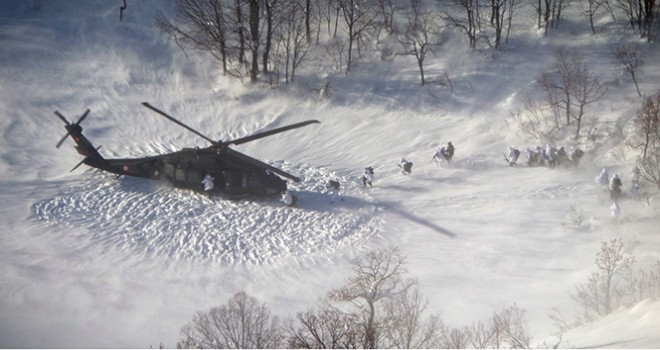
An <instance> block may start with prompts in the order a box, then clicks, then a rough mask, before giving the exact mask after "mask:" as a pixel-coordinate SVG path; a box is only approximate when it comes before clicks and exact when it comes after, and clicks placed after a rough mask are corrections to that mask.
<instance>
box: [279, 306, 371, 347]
mask: <svg viewBox="0 0 660 350" xmlns="http://www.w3.org/2000/svg"><path fill="white" fill-rule="evenodd" d="M296 321H297V324H296V323H294V321H290V322H289V328H288V329H289V338H288V339H289V340H288V346H289V347H290V348H300V349H356V348H359V347H360V345H361V340H362V339H361V332H356V330H359V329H360V328H359V327H358V326H357V325H356V324H355V323H356V322H357V321H358V320H357V319H356V318H355V317H354V316H353V315H348V314H344V313H341V312H339V311H337V310H334V309H332V308H329V307H324V308H322V309H321V310H318V311H316V310H309V311H307V312H299V313H298V314H297V315H296Z"/></svg>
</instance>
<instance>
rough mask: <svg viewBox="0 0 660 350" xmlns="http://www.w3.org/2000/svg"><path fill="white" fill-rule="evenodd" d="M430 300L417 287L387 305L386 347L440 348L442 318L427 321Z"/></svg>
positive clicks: (431, 318)
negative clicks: (425, 315) (426, 314)
mask: <svg viewBox="0 0 660 350" xmlns="http://www.w3.org/2000/svg"><path fill="white" fill-rule="evenodd" d="M427 307H428V300H426V299H424V298H423V297H422V295H421V293H420V292H419V289H418V288H416V287H413V288H411V289H409V290H406V291H405V292H404V293H402V294H400V295H398V296H397V297H395V298H392V299H391V300H388V301H387V302H386V303H385V313H386V315H387V316H386V317H385V319H386V322H385V323H386V324H385V331H384V333H385V336H384V340H383V342H384V343H385V344H383V345H384V346H382V347H385V348H397V349H429V348H438V347H439V346H440V331H441V329H442V328H443V327H444V325H443V323H442V320H441V319H440V316H439V315H431V316H429V317H428V318H427V319H424V312H425V311H426V309H427Z"/></svg>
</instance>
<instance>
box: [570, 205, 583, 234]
mask: <svg viewBox="0 0 660 350" xmlns="http://www.w3.org/2000/svg"><path fill="white" fill-rule="evenodd" d="M569 220H570V223H571V224H572V225H574V226H575V227H577V228H582V224H584V212H583V211H582V210H580V209H579V208H578V207H577V205H576V204H575V203H573V204H571V206H570V207H569Z"/></svg>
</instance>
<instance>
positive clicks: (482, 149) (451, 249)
mask: <svg viewBox="0 0 660 350" xmlns="http://www.w3.org/2000/svg"><path fill="white" fill-rule="evenodd" d="M158 10H163V11H165V12H166V13H169V12H171V11H172V5H171V3H170V1H165V0H163V1H139V2H130V3H129V8H128V9H127V12H126V14H125V18H124V21H123V22H121V23H120V22H119V21H118V12H119V5H118V4H116V3H114V2H111V3H108V2H107V1H82V2H70V1H43V2H42V1H29V2H22V1H16V2H14V1H5V2H1V3H0V45H1V46H2V48H3V50H2V51H0V116H1V117H0V130H2V133H3V134H2V138H0V154H1V159H2V160H1V161H0V184H1V186H0V201H2V207H0V208H1V209H0V220H2V221H1V223H2V226H3V227H4V230H3V232H2V234H1V235H0V281H1V282H0V345H1V346H4V347H146V346H149V345H157V344H158V343H159V342H163V343H164V344H165V345H167V346H170V347H171V346H174V345H175V342H176V340H177V338H178V331H179V329H180V327H181V326H183V325H184V324H185V323H186V322H188V321H189V320H190V319H191V317H192V314H193V313H194V312H195V311H197V310H203V309H207V308H209V307H211V306H216V305H219V304H222V303H224V302H225V301H226V300H227V298H228V297H229V296H230V295H232V294H234V293H235V292H237V291H239V290H246V291H247V292H248V293H249V294H251V295H254V296H255V297H257V298H258V299H259V300H260V301H262V302H265V303H266V304H267V305H268V307H270V308H271V309H272V310H273V311H274V312H275V313H277V314H279V315H282V316H287V315H291V314H292V313H294V312H296V311H300V310H304V309H306V308H307V307H310V306H313V305H315V303H316V301H317V299H318V298H319V297H321V296H323V295H324V294H325V293H326V292H327V291H328V290H329V289H330V288H332V287H335V286H337V285H339V283H341V282H342V281H343V279H344V278H345V277H346V276H347V274H348V273H349V272H350V270H349V269H348V267H347V265H346V260H347V259H348V258H349V257H353V256H356V255H359V254H362V253H364V252H365V251H369V250H371V249H375V248H378V247H387V246H392V245H396V246H399V247H400V249H401V250H402V251H403V252H404V254H405V255H406V256H407V257H408V262H409V265H408V269H409V270H410V272H411V274H412V275H414V276H415V277H417V278H419V280H420V283H421V286H422V292H423V293H424V295H425V296H427V297H429V299H430V301H431V308H432V309H433V310H434V311H442V315H443V317H444V319H445V321H446V323H447V324H449V325H451V326H456V327H458V326H463V325H467V324H470V323H471V322H472V321H474V320H479V319H484V318H487V317H489V316H490V315H491V314H492V313H493V312H494V311H496V310H499V309H501V308H502V307H504V306H508V305H511V304H513V303H517V305H519V306H521V307H524V308H526V309H527V310H528V315H529V322H530V327H531V331H532V332H533V334H534V336H535V337H536V338H537V339H539V340H542V339H545V338H546V337H547V336H548V335H549V334H550V333H551V332H552V325H551V321H550V320H549V319H548V317H547V315H548V314H549V313H550V311H551V309H552V308H553V307H555V306H557V307H559V308H562V309H565V310H571V309H573V308H575V306H574V305H573V304H572V301H571V300H570V298H569V297H568V296H567V292H568V291H571V290H572V288H573V286H574V285H575V284H576V283H578V282H582V281H583V280H584V279H585V278H586V277H587V275H588V272H589V271H591V270H592V269H593V266H592V265H593V259H594V255H595V253H596V252H597V250H598V249H599V246H600V242H601V241H602V240H607V239H611V238H614V237H622V238H624V240H625V241H626V242H627V243H629V244H628V245H627V247H628V249H629V251H628V252H629V253H631V254H634V255H637V256H642V257H643V260H644V261H654V260H656V259H659V258H660V255H659V254H658V248H660V238H659V237H658V236H657V225H658V223H659V222H660V220H659V218H658V208H657V205H658V204H657V202H652V203H655V204H654V205H655V206H656V207H653V206H650V205H647V204H646V203H645V202H643V201H642V202H637V201H632V200H626V201H624V202H623V203H622V209H623V219H622V220H621V221H620V222H618V223H614V222H613V221H612V220H611V219H610V217H609V210H608V207H609V200H608V198H607V193H605V192H603V191H601V190H599V189H596V188H595V187H594V186H593V185H592V180H593V177H594V176H595V175H596V174H597V173H598V170H599V169H600V168H601V167H604V166H606V167H608V168H609V169H610V170H611V172H619V173H620V174H622V175H623V180H624V184H625V185H628V184H629V177H628V174H629V172H630V169H631V167H632V154H625V153H624V154H621V153H615V152H606V150H605V149H601V150H599V151H598V152H596V151H595V150H593V149H586V151H587V155H586V156H585V159H584V161H583V162H582V164H581V165H580V167H578V168H577V169H567V168H561V169H549V168H527V167H517V168H514V167H508V166H506V165H505V163H504V162H503V160H502V153H503V152H504V151H505V150H506V147H507V146H509V145H511V144H515V145H517V146H518V147H528V146H535V145H534V144H532V142H533V141H531V140H526V139H524V138H522V137H521V136H519V135H518V134H516V133H515V132H514V130H513V129H512V128H511V124H510V119H509V116H510V111H512V110H515V108H517V107H518V106H519V105H520V103H521V96H522V95H523V93H524V92H526V91H528V90H529V89H531V86H532V84H533V82H534V79H535V78H536V76H537V75H538V74H539V73H540V71H541V70H543V69H545V68H546V67H547V66H548V65H549V64H551V62H552V55H553V52H554V50H555V48H556V47H558V46H560V45H567V46H572V47H575V48H577V49H579V50H580V52H581V53H582V54H584V55H585V57H588V58H589V62H592V63H593V65H592V67H593V69H594V70H595V71H597V72H599V73H601V74H602V75H603V78H604V81H605V82H606V83H607V84H608V88H609V93H608V95H607V99H606V100H605V101H603V103H599V104H598V106H595V107H594V108H593V110H591V112H590V113H593V114H595V115H599V116H600V117H601V118H602V119H603V120H604V121H611V122H614V121H617V120H623V119H625V118H629V117H630V116H631V115H634V109H635V108H636V106H638V105H639V104H640V99H639V98H638V97H637V94H636V92H635V89H634V86H633V85H632V83H631V82H630V81H629V79H627V77H625V76H619V75H618V74H619V73H620V72H619V71H618V70H616V69H615V68H614V66H613V65H612V64H611V58H610V56H608V55H609V54H608V52H609V51H608V50H609V47H610V46H611V45H614V44H616V43H620V42H623V41H625V40H629V41H634V40H635V38H634V37H633V36H631V35H629V34H628V33H627V31H626V28H621V29H618V28H616V27H613V28H608V30H607V31H606V32H603V33H601V34H600V35H598V36H591V35H590V34H589V32H588V30H587V25H586V22H585V23H584V24H582V23H581V22H580V21H578V20H579V18H577V17H575V18H571V17H570V13H569V14H568V15H567V17H568V19H567V23H566V25H567V26H568V27H569V29H566V30H563V31H558V32H552V33H551V34H550V35H549V36H547V37H543V36H542V35H541V33H539V32H537V31H536V30H535V29H534V25H533V23H530V24H529V25H527V26H525V25H520V26H519V27H518V28H516V31H515V32H514V33H512V37H511V41H510V44H509V45H507V46H505V48H504V50H503V52H501V53H498V54H497V55H496V57H495V58H491V57H488V56H487V55H484V54H482V53H479V52H471V51H469V50H467V49H466V48H465V46H466V45H465V43H464V42H462V41H461V37H460V35H459V34H457V35H456V37H455V38H453V39H452V40H450V41H449V42H448V43H447V44H446V46H445V47H444V48H443V49H442V50H440V51H439V52H438V53H437V54H436V55H435V56H433V57H431V58H429V60H428V67H427V73H428V74H429V76H439V75H441V74H443V72H448V73H449V74H450V76H451V78H452V81H453V85H454V91H453V92H451V91H450V90H449V89H448V88H444V87H441V86H437V85H431V86H428V87H425V88H420V87H419V83H418V76H417V71H416V68H415V65H414V62H412V61H410V60H406V59H398V60H395V61H393V62H385V61H374V62H369V60H368V59H366V58H365V59H364V60H363V61H362V62H363V63H361V64H358V65H357V66H356V67H355V69H354V70H353V72H352V73H351V75H349V76H345V75H343V74H338V75H334V74H329V73H327V72H325V74H327V77H326V78H327V80H328V81H329V82H330V85H331V87H332V97H331V98H330V99H328V100H320V99H318V98H317V96H316V92H315V90H314V89H316V88H318V87H320V86H321V84H322V82H321V81H319V80H315V79H314V75H313V74H312V73H306V72H301V73H300V85H297V86H292V87H286V86H284V87H282V88H281V89H280V90H272V89H267V88H264V87H254V86H245V85H242V84H241V83H239V82H237V81H234V80H232V79H225V78H222V77H221V76H219V75H218V74H217V71H216V69H215V68H214V63H213V62H211V61H210V60H209V59H208V58H206V57H204V56H203V55H201V54H197V53H194V52H186V54H184V53H183V52H181V50H180V49H179V48H178V47H177V46H176V45H175V44H174V43H171V42H168V41H167V40H166V39H165V38H163V37H161V36H160V35H159V34H158V33H157V32H156V31H155V29H154V28H153V26H152V18H153V15H154V14H155V13H156V12H157V11H158ZM528 10H529V9H528ZM574 16H577V15H574ZM606 24H607V21H603V25H606ZM649 50H650V51H649V52H648V57H649V59H647V65H646V66H645V68H644V76H643V77H642V78H640V83H641V85H640V87H641V88H642V91H645V92H648V93H651V92H653V91H656V90H657V89H658V88H660V86H658V85H657V82H658V81H660V80H659V79H660V69H658V68H660V64H659V62H660V61H658V60H657V59H652V58H653V57H655V58H657V57H659V56H658V49H657V48H655V47H651V48H650V49H649ZM318 63H319V66H323V64H324V62H323V58H319V62H318ZM374 63H375V64H374ZM310 71H311V69H310ZM142 101H149V102H150V103H152V104H154V105H156V106H158V107H159V108H162V109H163V110H166V111H168V112H169V113H171V114H172V115H174V116H177V117H179V118H181V120H184V121H185V122H186V123H187V124H189V125H191V126H193V127H196V128H199V129H200V130H204V132H205V133H206V134H207V135H209V136H212V137H217V138H219V139H232V138H236V137H241V136H245V135H248V134H250V133H253V132H255V131H259V130H262V129H266V128H273V127H277V126H281V125H284V124H287V123H293V122H298V121H302V120H306V119H318V120H320V121H321V122H322V124H320V125H314V126H310V127H307V128H304V129H300V130H295V131H291V132H289V133H286V134H279V135H276V136H273V137H270V138H266V139H262V140H259V141H257V142H252V143H248V144H245V145H241V146H238V147H236V149H237V150H239V151H241V152H245V153H247V154H249V155H251V156H254V157H256V158H259V159H262V160H264V161H267V162H270V163H271V164H274V165H275V166H278V167H281V168H282V169H284V170H286V171H289V172H291V173H293V174H296V175H299V176H300V177H302V178H303V181H302V182H301V183H299V184H295V185H292V188H293V189H294V190H295V191H296V192H297V193H298V195H299V197H300V205H299V207H298V208H295V209H292V208H286V207H283V206H282V205H281V204H280V203H278V202H276V201H267V200H259V201H242V202H228V201H221V200H215V199H213V200H210V199H208V198H205V197H201V196H198V195H196V194H193V193H190V192H186V191H181V190H176V189H172V188H170V187H169V186H168V185H167V184H161V183H155V182H151V181H146V180H141V179H132V178H119V179H115V177H114V176H110V175H108V174H103V173H101V172H99V171H95V170H84V169H83V168H80V169H79V170H77V171H75V172H73V173H69V172H68V171H69V169H71V168H72V167H73V166H74V165H75V164H76V163H77V162H78V161H79V156H78V155H77V154H76V152H75V150H73V147H72V146H71V142H70V141H67V142H66V143H65V144H64V146H63V147H62V148H61V149H55V147H54V145H55V144H56V143H57V141H58V140H59V139H60V138H61V137H62V136H63V134H64V128H63V127H62V124H61V121H60V120H59V119H58V118H57V117H56V116H54V115H53V111H55V110H59V111H60V112H62V113H63V114H64V115H66V116H67V117H68V118H69V119H75V118H77V117H78V116H79V115H80V114H82V113H83V112H84V111H85V110H86V109H87V108H89V109H91V114H90V116H89V117H88V118H87V119H86V120H85V122H84V123H83V127H84V128H85V134H86V135H87V136H88V137H89V138H90V140H92V142H94V144H95V145H102V148H101V152H102V153H103V154H104V155H106V156H108V157H126V156H144V155H152V154H159V153H165V152H168V151H173V150H176V149H179V148H182V147H189V146H205V144H204V141H203V140H201V139H198V138H197V137H195V136H194V135H192V134H191V133H189V132H188V131H186V130H184V129H181V128H178V127H176V126H175V125H173V124H171V123H169V122H167V121H166V120H163V119H162V118H159V117H158V116H156V115H154V114H153V113H152V112H151V111H149V110H147V109H145V108H143V107H142V106H141V104H140V103H141V102H142ZM448 141H452V142H453V143H454V144H455V145H456V147H457V150H456V156H455V160H454V162H453V163H452V165H451V166H444V165H443V166H438V165H435V164H433V163H432V162H431V157H432V155H433V152H434V148H436V147H438V146H441V145H444V144H445V143H446V142H448ZM402 157H406V158H408V159H410V160H412V161H413V162H414V163H415V165H414V167H413V173H412V176H409V177H406V176H403V175H402V174H400V172H399V169H398V168H397V166H396V163H397V162H398V161H399V159H400V158H402ZM366 166H373V167H374V168H375V170H376V182H375V186H374V188H371V189H368V190H365V189H362V188H361V184H360V183H359V182H358V180H359V176H360V174H361V172H362V169H363V168H364V167H366ZM335 178H336V179H339V180H340V181H341V182H342V184H343V185H342V187H343V195H344V199H345V200H344V201H343V202H340V203H336V204H333V205H330V204H329V202H330V200H329V198H328V197H327V195H325V194H323V193H322V188H323V185H324V183H325V181H327V180H328V179H335ZM626 181H628V182H626ZM644 186H646V187H645V188H644V190H645V191H647V192H650V193H654V192H653V191H655V190H654V189H653V188H652V187H651V186H650V185H644ZM571 205H573V206H575V207H576V208H579V209H580V210H582V211H583V212H584V215H585V217H586V222H587V223H586V226H587V227H588V230H577V229H575V228H572V227H571V225H569V224H570V218H569V216H570V211H569V208H570V206H571ZM658 321H660V318H659V316H658V313H657V302H650V301H648V302H645V303H644V304H642V305H638V306H637V307H636V308H635V309H633V310H632V311H630V310H627V311H626V310H624V311H621V312H619V313H617V314H614V315H611V316H609V317H608V318H607V319H605V320H603V321H602V322H601V323H598V324H594V325H593V326H592V327H597V328H594V329H597V330H598V329H600V330H602V332H606V330H607V332H608V333H607V334H608V337H610V336H611V340H607V341H605V340H604V339H605V338H600V337H589V336H587V335H588V334H587V333H586V332H587V331H586V330H585V331H583V333H579V332H576V333H574V335H573V336H572V337H570V342H569V343H567V346H573V345H575V346H584V347H590V346H593V347H602V346H613V347H626V346H629V345H630V346H634V347H654V346H655V347H657V346H660V343H658V339H657V337H655V336H653V335H652V334H651V333H650V332H649V333H639V332H646V331H647V329H648V328H646V327H651V328H652V327H653V326H654V325H657V324H658ZM628 325H629V326H630V327H627V326H628ZM608 327H613V328H608ZM608 329H612V331H609V330H608ZM639 329H643V330H642V331H639ZM603 334H604V333H603ZM639 334H642V335H639ZM647 334H648V335H647ZM607 339H610V338H607ZM617 339H620V340H617ZM630 339H634V340H635V342H629V340H630Z"/></svg>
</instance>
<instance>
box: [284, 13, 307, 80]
mask: <svg viewBox="0 0 660 350" xmlns="http://www.w3.org/2000/svg"><path fill="white" fill-rule="evenodd" d="M301 1H306V0H290V1H287V2H285V7H286V8H287V9H288V12H287V13H286V14H285V16H286V17H285V20H284V22H283V23H282V30H281V32H282V35H281V39H280V40H281V42H282V46H283V48H284V57H285V67H286V70H285V80H286V82H287V83H288V82H289V77H290V78H291V81H294V79H295V75H296V68H298V66H300V64H301V63H302V62H303V60H304V59H305V57H306V56H307V53H308V51H309V48H310V43H309V41H308V40H307V36H306V34H305V33H306V31H307V29H306V28H307V24H306V16H304V9H305V7H303V5H304V3H301Z"/></svg>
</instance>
